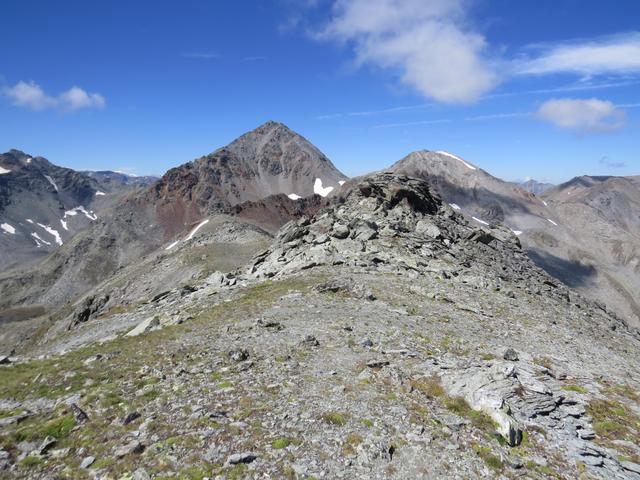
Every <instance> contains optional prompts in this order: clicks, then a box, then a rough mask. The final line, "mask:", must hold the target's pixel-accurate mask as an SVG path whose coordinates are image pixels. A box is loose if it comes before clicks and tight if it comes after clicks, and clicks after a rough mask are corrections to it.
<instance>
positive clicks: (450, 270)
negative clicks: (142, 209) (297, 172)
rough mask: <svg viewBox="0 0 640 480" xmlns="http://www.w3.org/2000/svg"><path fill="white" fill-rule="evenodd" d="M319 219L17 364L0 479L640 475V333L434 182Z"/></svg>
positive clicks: (376, 196) (91, 322)
mask: <svg viewBox="0 0 640 480" xmlns="http://www.w3.org/2000/svg"><path fill="white" fill-rule="evenodd" d="M319 207H320V208H319V209H318V210H317V211H315V212H312V211H307V212H303V214H304V213H306V214H305V215H304V216H302V217H301V218H299V219H294V220H292V221H290V222H289V223H287V224H286V225H284V226H283V227H282V228H281V229H280V230H279V232H278V233H277V235H276V236H275V238H274V239H273V242H272V243H271V245H270V246H268V247H267V248H266V250H263V251H262V252H260V253H257V254H256V255H255V256H253V258H251V259H250V260H249V259H246V261H245V262H243V263H244V264H241V265H239V266H238V267H237V268H227V269H226V271H224V272H223V271H214V272H212V273H209V274H207V275H195V276H194V277H193V278H192V279H191V281H189V282H180V283H178V284H170V282H165V288H164V290H163V291H161V292H159V293H157V294H154V295H152V296H151V295H149V296H146V297H145V296H144V295H140V297H139V298H138V300H137V301H135V302H130V303H127V304H126V305H124V304H123V305H121V306H120V307H117V306H116V305H113V306H111V307H110V308H108V309H101V308H102V307H101V306H99V307H98V310H99V314H97V315H92V314H91V310H92V305H93V304H89V305H86V307H87V309H88V311H89V313H90V314H89V316H88V317H87V318H85V319H83V320H82V321H80V322H76V324H75V326H74V327H73V328H72V329H71V330H58V331H55V332H51V334H50V335H49V336H48V338H47V339H46V340H43V339H42V338H39V337H37V336H34V340H33V342H32V344H30V345H29V347H28V348H25V349H24V351H23V353H22V354H18V355H15V354H14V355H9V356H8V357H2V359H0V361H1V362H2V363H4V365H2V366H1V367H0V369H1V370H0V373H1V374H2V381H1V382H0V412H2V413H1V415H0V428H1V430H0V446H1V449H0V465H1V468H2V470H0V475H3V476H5V477H7V478H42V479H44V478H104V479H108V478H113V479H119V478H136V479H146V478H221V479H222V478H228V479H234V478H255V479H257V478H301V479H303V478H304V479H311V478H362V479H371V478H376V479H386V478H397V479H407V478H505V479H508V478H521V477H524V478H534V479H546V478H603V479H638V478H640V447H639V446H638V442H637V438H638V436H639V435H640V409H639V400H640V382H639V381H638V379H639V378H640V371H639V365H640V363H639V361H638V360H639V358H638V356H639V355H640V353H639V352H640V348H639V347H640V335H639V334H638V331H637V330H635V329H633V328H631V327H629V326H628V325H627V324H626V323H625V322H623V321H622V320H620V319H618V318H617V317H616V316H612V315H610V314H609V313H608V312H607V311H606V309H604V308H602V307H601V306H600V305H599V304H596V303H594V302H592V301H591V300H589V299H587V298H584V297H582V296H581V295H580V294H579V293H576V292H575V291H574V290H572V289H570V288H569V287H567V286H565V285H563V284H561V283H560V282H559V281H557V280H556V279H554V278H553V277H551V276H550V275H549V274H548V273H546V272H545V271H544V270H542V269H540V268H539V267H537V266H536V265H535V264H534V263H533V262H532V261H531V260H530V259H529V257H528V256H527V253H526V251H525V250H524V249H523V247H522V246H521V244H520V240H519V238H518V236H517V235H516V234H514V233H513V232H512V231H511V230H510V229H509V228H507V227H504V226H499V225H497V226H489V225H483V224H478V222H475V221H473V220H469V219H467V218H466V217H465V216H464V215H462V214H461V213H459V212H458V211H457V210H456V209H454V208H453V207H451V206H450V205H449V204H448V203H447V202H443V201H442V200H441V199H440V197H439V196H438V195H437V194H436V193H435V191H434V190H433V189H432V187H431V186H430V184H429V183H428V182H427V181H425V180H423V179H419V178H413V177H410V176H407V175H404V174H400V173H379V174H374V175H369V176H366V177H362V178H356V179H352V180H349V181H347V182H346V183H345V184H344V185H342V186H341V187H339V188H336V191H335V192H333V196H332V198H331V199H330V201H328V202H327V204H326V205H320V206H319ZM226 221H229V220H228V219H227V220H226ZM233 222H234V224H235V225H237V224H236V223H235V222H236V220H233ZM220 225H222V224H220ZM234 229H235V230H236V231H243V232H248V231H249V230H248V227H244V228H243V229H241V230H238V227H237V226H236V227H234ZM223 231H224V230H223V229H220V230H219V232H223ZM252 231H254V232H256V233H254V234H252V235H254V236H253V237H252V238H255V235H256V234H257V232H258V231H259V230H252ZM221 234H222V233H218V235H221ZM246 234H247V233H245V235H246ZM233 238H234V239H238V238H239V237H238V236H235V237H233ZM176 248H178V249H179V252H189V251H191V248H190V247H189V246H188V245H182V246H178V247H176ZM169 251H170V250H169ZM176 255H178V254H177V253H170V254H167V253H165V255H164V256H156V257H153V259H152V260H149V262H150V263H151V264H154V265H156V266H157V268H160V267H159V265H162V264H163V262H166V261H170V260H171V259H173V260H171V261H174V262H178V261H186V258H187V257H186V256H176ZM184 255H186V253H184ZM238 263H242V262H238ZM151 271H157V270H151ZM128 278H130V277H128ZM136 278H139V277H136ZM122 290H126V289H125V288H122ZM108 301H111V300H110V299H109V300H108Z"/></svg>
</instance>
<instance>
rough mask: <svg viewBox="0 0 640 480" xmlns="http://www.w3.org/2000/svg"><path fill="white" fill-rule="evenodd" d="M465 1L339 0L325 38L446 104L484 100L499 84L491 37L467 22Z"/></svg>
mask: <svg viewBox="0 0 640 480" xmlns="http://www.w3.org/2000/svg"><path fill="white" fill-rule="evenodd" d="M466 3H467V2H465V1H464V0H431V1H428V2H425V1H424V0H337V1H336V2H335V3H334V6H333V15H332V18H331V20H330V21H329V22H328V24H326V25H325V26H324V28H323V29H322V30H321V31H320V32H318V33H317V34H316V38H318V39H320V40H329V41H337V42H341V43H344V44H347V45H350V46H351V47H352V49H353V51H354V54H355V60H356V63H357V64H358V65H364V64H368V65H372V66H374V67H380V68H383V69H388V70H391V71H397V72H399V73H400V78H401V81H402V82H403V83H404V84H406V85H408V86H410V87H412V88H414V89H416V90H417V91H418V92H419V93H421V94H422V95H424V96H426V97H429V98H433V99H435V100H437V101H439V102H444V103H469V102H473V101H476V100H478V99H479V98H480V97H481V96H482V95H483V94H485V93H486V92H488V91H489V90H491V89H492V88H493V87H494V86H495V85H496V84H497V83H498V76H497V75H496V73H495V72H494V68H493V66H492V64H491V62H490V61H489V60H488V59H487V57H486V50H487V42H486V41H485V39H484V37H483V36H482V35H480V34H479V33H477V32H473V31H471V30H469V29H468V28H467V27H465V8H464V7H465V4H466Z"/></svg>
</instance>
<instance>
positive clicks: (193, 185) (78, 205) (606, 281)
mask: <svg viewBox="0 0 640 480" xmlns="http://www.w3.org/2000/svg"><path fill="white" fill-rule="evenodd" d="M0 168H2V171H3V172H5V173H3V174H2V175H0V187H1V188H0V223H1V224H2V227H1V228H2V231H0V244H1V245H2V250H1V253H0V266H2V268H3V270H4V271H3V272H2V273H1V274H0V309H2V308H4V309H10V308H14V307H16V306H24V305H39V306H44V307H45V308H46V309H47V310H48V311H57V309H58V308H59V307H60V306H61V305H62V303H63V302H62V299H65V300H64V302H66V301H67V300H66V299H77V298H86V295H90V297H91V298H93V297H96V298H97V297H100V296H102V297H104V298H107V297H108V298H110V299H111V300H110V302H111V303H112V304H115V303H117V302H116V300H115V299H119V300H117V301H118V302H119V301H126V302H130V301H134V297H136V295H137V297H140V296H141V295H150V294H152V293H153V292H156V293H157V292H159V291H161V289H162V287H163V285H164V284H165V283H166V282H167V281H168V279H169V278H171V281H173V282H180V281H186V280H187V279H188V277H190V276H193V275H205V274H206V273H207V272H208V270H207V268H209V267H207V266H206V265H207V264H208V263H207V262H205V264H202V265H197V264H192V263H191V262H192V261H191V260H189V262H188V263H189V265H191V266H190V267H189V268H186V269H185V268H177V267H176V266H173V267H169V266H167V264H166V263H165V262H168V261H170V259H171V258H173V257H172V255H173V254H174V252H176V253H175V255H178V256H181V255H183V254H186V253H185V252H191V251H192V250H193V248H195V245H199V247H198V248H200V249H204V250H203V252H204V251H209V252H211V251H213V250H212V249H214V245H219V244H220V241H221V240H220V239H221V238H229V239H230V241H231V242H232V243H233V244H234V245H236V247H233V248H238V249H239V250H238V252H240V251H242V252H244V253H241V254H240V253H239V255H240V257H241V258H245V257H246V255H247V254H249V250H247V248H246V246H242V241H241V240H239V239H241V238H244V236H246V235H249V237H251V238H253V239H254V240H255V241H254V240H252V242H253V243H251V245H252V247H251V248H254V246H257V245H259V244H263V241H266V240H264V239H267V238H270V236H271V235H274V234H275V233H276V232H277V231H278V229H279V228H280V227H281V226H282V225H283V224H285V223H286V222H288V221H290V220H292V219H298V218H301V217H303V216H305V215H306V216H309V215H313V214H314V213H315V212H317V211H319V210H320V209H322V208H324V207H325V206H327V205H329V204H331V203H332V202H334V201H339V196H338V197H335V198H336V199H337V200H334V195H333V194H334V193H336V192H339V191H340V189H341V187H342V185H343V184H344V183H345V181H346V180H347V177H346V176H345V175H344V174H342V173H341V172H340V171H339V170H338V169H337V168H336V167H335V166H334V165H333V164H332V163H331V161H330V160H329V159H328V158H327V157H326V156H325V155H324V154H323V153H322V152H320V151H319V150H318V149H317V148H316V147H315V146H313V145H312V144H311V143H310V142H309V141H308V140H306V139H305V138H303V137H302V136H300V135H298V134H296V133H295V132H293V131H291V130H290V129H289V128H287V127H286V126H285V125H283V124H281V123H277V122H267V123H265V124H263V125H261V126H260V127H258V128H256V129H255V130H253V131H251V132H249V133H247V134H245V135H242V136H241V137H239V138H238V139H237V140H235V141H233V142H232V143H230V144H229V145H227V146H226V147H222V148H219V149H217V150H215V151H214V152H212V153H211V154H209V155H206V156H203V157H201V158H198V159H196V160H194V161H191V162H188V163H185V164H184V165H181V166H179V167H177V168H173V169H171V170H169V171H168V172H167V173H166V174H165V175H163V176H162V177H161V178H160V179H157V180H156V179H155V178H153V177H131V176H127V175H124V174H121V173H117V172H74V171H72V170H69V169H64V168H61V167H56V166H54V165H52V164H51V163H49V162H48V161H46V160H45V159H43V158H41V157H36V158H32V157H30V156H29V155H26V154H24V153H22V152H18V151H11V152H8V153H6V154H4V155H2V156H0ZM389 171H391V172H394V173H396V174H402V175H408V176H411V177H417V178H420V179H424V180H426V181H427V182H428V184H429V185H430V186H431V188H432V189H433V191H434V192H436V193H437V194H438V195H439V196H440V197H441V198H442V199H443V201H444V202H446V203H447V204H449V205H450V206H451V208H452V209H453V210H454V211H456V212H459V213H461V214H463V215H464V216H465V217H467V218H468V219H469V221H470V222H471V223H472V224H474V225H476V226H477V227H478V228H484V227H488V226H490V225H503V226H505V227H507V228H508V229H509V230H510V231H511V232H512V233H513V235H514V236H516V237H517V238H518V240H519V241H520V242H521V243H522V244H523V246H524V247H525V248H526V250H527V251H528V253H529V255H530V256H531V258H532V259H533V260H534V261H535V262H536V263H537V264H538V265H539V266H540V267H542V268H544V269H545V270H547V271H548V272H549V273H551V274H552V275H554V276H555V277H556V278H558V279H559V280H561V281H563V282H565V283H566V284H567V285H569V286H571V287H574V288H576V289H578V290H579V291H582V292H584V293H586V294H588V295H590V296H591V297H592V298H594V299H598V300H599V301H601V302H602V303H603V304H606V305H607V306H608V307H609V308H610V309H612V310H613V311H615V312H616V313H617V314H618V315H620V316H621V317H623V318H625V319H627V320H628V321H630V322H632V323H635V324H640V307H639V306H638V303H637V300H636V297H637V295H635V294H634V292H637V291H640V280H638V279H639V278H640V276H639V275H638V272H639V271H640V270H639V269H640V266H639V265H640V241H639V240H638V239H639V238H640V226H639V223H640V222H639V221H638V215H637V212H638V211H640V189H639V188H638V180H637V178H636V177H630V178H624V177H606V178H603V177H578V178H576V179H573V180H571V181H570V182H567V183H565V184H563V185H559V186H557V187H553V188H550V186H549V185H548V184H541V183H538V182H535V181H528V182H525V183H524V184H521V185H516V184H513V183H509V182H505V181H502V180H500V179H498V178H496V177H493V176H492V175H490V174H489V173H487V172H485V171H484V170H482V169H480V168H479V167H477V166H476V165H474V164H472V163H471V162H469V161H467V160H466V159H463V158H461V157H459V156H457V155H455V154H452V153H449V152H444V151H439V152H431V151H427V150H422V151H418V152H414V153H411V154H410V155H408V156H407V157H405V158H403V159H402V160H400V161H398V162H397V163H395V164H394V165H393V166H391V167H390V168H389ZM542 190H544V192H543V193H541V194H539V195H538V194H536V193H535V192H540V191H542ZM633 212H636V213H635V214H634V213H633ZM214 225H217V227H215V228H214ZM225 232H226V233H225ZM197 239H201V240H197ZM234 242H235V243H234ZM215 248H218V247H215ZM51 252H53V254H51V255H49V256H48V257H46V258H45V256H46V255H47V254H48V253H51ZM193 252H194V253H193V255H196V253H195V252H196V250H194V251H193ZM253 253H255V252H253ZM190 255H191V254H190ZM203 255H208V254H206V253H203ZM240 257H239V258H240ZM151 258H155V260H153V261H151V260H148V261H147V260H144V259H151ZM190 258H191V257H190ZM194 258H195V257H194ZM141 262H142V263H141ZM142 265H144V267H142ZM135 266H138V267H135ZM134 267H135V268H138V270H136V271H135V272H134V270H135V268H134ZM118 272H127V273H126V276H127V280H126V281H125V280H124V277H123V278H122V279H121V280H119V281H117V282H116V283H121V284H123V285H135V284H142V283H143V277H144V278H147V279H148V280H144V282H147V283H146V285H147V286H146V287H145V289H144V290H141V291H138V290H135V289H134V290H131V289H125V288H124V287H119V290H118V292H120V293H116V292H114V290H113V282H114V281H115V280H114V279H117V278H118V275H121V276H122V275H125V274H124V273H118ZM88 292H92V293H90V294H89V293H88ZM123 292H126V293H123ZM133 292H137V294H134V293H133ZM82 295H85V297H82ZM137 297H136V298H137ZM114 302H115V303H114ZM65 315H66V317H64V318H66V319H67V320H65V321H67V322H69V321H70V320H69V318H67V317H68V312H67V313H65ZM61 318H62V317H61ZM0 319H1V311H0Z"/></svg>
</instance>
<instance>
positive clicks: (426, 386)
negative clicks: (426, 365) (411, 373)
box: [411, 375, 444, 398]
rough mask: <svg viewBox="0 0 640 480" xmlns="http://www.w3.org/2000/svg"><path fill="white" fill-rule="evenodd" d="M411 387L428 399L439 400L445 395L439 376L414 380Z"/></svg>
mask: <svg viewBox="0 0 640 480" xmlns="http://www.w3.org/2000/svg"><path fill="white" fill-rule="evenodd" d="M411 386H412V387H413V388H414V389H415V390H417V391H419V392H420V393H422V394H423V395H425V396H426V397H428V398H438V397H442V396H443V395H444V389H443V388H442V383H441V382H440V377H438V376H437V375H432V376H430V377H424V378H419V379H416V380H412V381H411Z"/></svg>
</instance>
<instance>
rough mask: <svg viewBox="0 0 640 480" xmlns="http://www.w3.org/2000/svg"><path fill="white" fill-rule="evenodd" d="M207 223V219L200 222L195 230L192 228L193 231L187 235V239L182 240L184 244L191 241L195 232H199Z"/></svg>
mask: <svg viewBox="0 0 640 480" xmlns="http://www.w3.org/2000/svg"><path fill="white" fill-rule="evenodd" d="M207 223H209V219H208V218H207V219H206V220H203V221H202V222H200V223H199V224H198V225H197V226H196V228H194V229H193V230H191V233H190V234H189V236H188V237H187V238H185V239H184V241H185V242H187V241H189V240H191V239H192V238H193V236H194V235H195V234H196V232H197V231H198V230H200V229H201V228H202V227H204V226H205V225H206V224H207Z"/></svg>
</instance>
